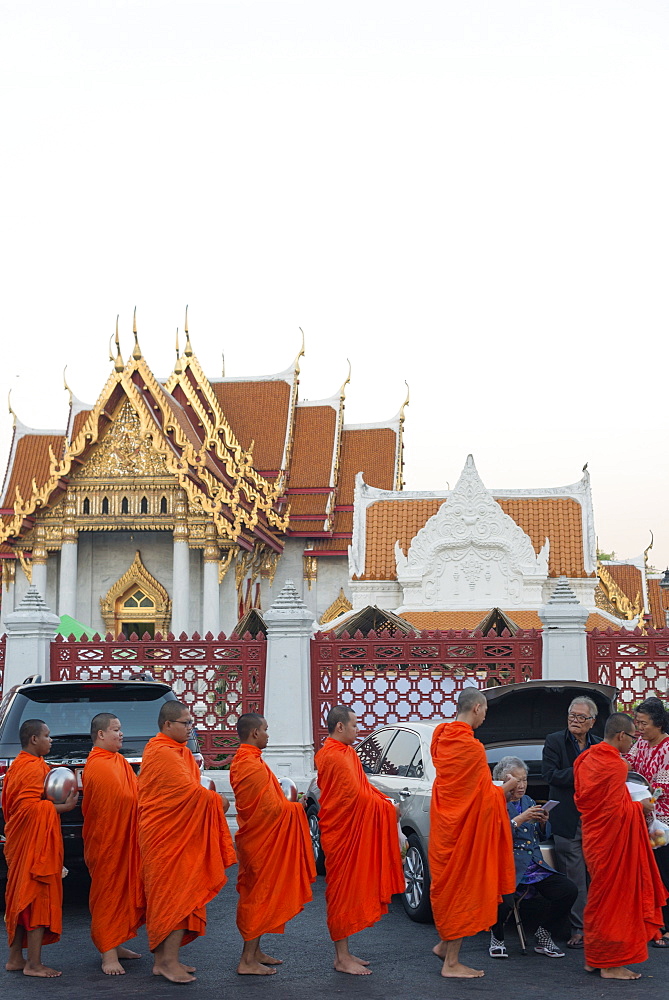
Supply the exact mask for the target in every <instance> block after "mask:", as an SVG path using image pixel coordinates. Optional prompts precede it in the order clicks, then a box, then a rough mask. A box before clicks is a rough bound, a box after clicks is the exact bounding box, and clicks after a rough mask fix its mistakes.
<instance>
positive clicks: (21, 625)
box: [3, 584, 60, 693]
mask: <svg viewBox="0 0 669 1000" xmlns="http://www.w3.org/2000/svg"><path fill="white" fill-rule="evenodd" d="M59 625H60V618H59V617H58V615H54V614H52V613H51V611H50V609H49V608H48V607H47V606H46V603H45V601H44V598H43V597H42V595H41V594H40V592H39V591H38V590H37V588H36V587H35V585H34V584H32V585H31V586H30V587H29V588H28V590H27V592H26V595H25V597H24V598H23V600H22V601H21V603H20V604H19V606H18V608H17V609H16V611H12V612H11V613H10V614H8V615H7V618H6V619H5V628H6V629H7V640H6V641H7V649H6V662H5V678H4V684H3V692H4V693H6V692H7V691H9V689H10V688H12V687H14V685H15V684H22V683H23V681H24V680H25V678H26V677H31V676H33V675H34V674H40V676H41V677H42V679H43V680H45V681H48V680H50V673H51V665H50V648H51V642H52V640H53V638H54V636H55V635H56V632H57V630H58V626H59Z"/></svg>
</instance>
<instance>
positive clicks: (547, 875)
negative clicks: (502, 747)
mask: <svg viewBox="0 0 669 1000" xmlns="http://www.w3.org/2000/svg"><path fill="white" fill-rule="evenodd" d="M492 777H493V781H506V779H507V778H509V777H512V778H516V780H517V782H518V783H517V785H516V787H515V789H514V790H513V791H512V792H511V793H510V798H509V801H508V802H507V806H506V808H507V811H508V813H509V821H510V823H511V830H512V833H513V858H514V862H515V865H516V892H517V893H523V894H524V898H525V899H528V898H532V897H535V896H540V897H542V900H543V901H544V903H545V909H544V912H543V914H542V917H541V924H540V925H539V926H538V927H537V929H536V931H535V938H536V942H537V943H536V945H535V948H534V950H535V951H536V952H537V953H538V954H539V955H546V956H547V957H548V958H564V952H563V951H561V950H560V948H558V946H557V945H556V944H555V941H554V940H553V933H555V932H556V930H557V928H558V927H559V925H560V922H561V920H562V919H563V917H565V916H566V914H567V913H569V911H570V910H571V907H572V905H573V902H574V900H575V899H576V895H577V892H578V890H577V888H576V885H575V884H574V882H572V880H571V879H569V878H567V876H566V875H561V874H560V873H559V872H556V871H555V869H554V868H551V867H550V865H547V864H546V862H545V861H544V859H543V855H542V853H541V848H540V846H539V843H540V841H541V840H542V839H543V838H544V837H545V836H546V821H547V820H548V813H547V812H546V810H545V809H543V808H542V807H541V806H538V805H537V804H536V802H535V801H534V799H532V798H530V796H529V795H526V794H525V793H526V791H527V764H526V763H525V762H524V761H523V760H521V759H520V757H502V759H501V760H500V762H499V763H498V764H496V765H495V768H494V770H493V772H492ZM512 908H513V901H512V899H510V898H509V897H506V896H505V897H504V899H503V900H502V902H501V904H500V907H499V910H498V913H497V923H496V924H495V925H494V926H493V928H492V930H491V933H490V947H489V949H488V953H489V954H490V957H491V958H508V957H509V955H508V952H507V950H506V945H505V944H504V924H505V922H506V919H507V917H508V916H509V913H510V912H511V910H512Z"/></svg>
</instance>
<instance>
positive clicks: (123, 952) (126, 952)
mask: <svg viewBox="0 0 669 1000" xmlns="http://www.w3.org/2000/svg"><path fill="white" fill-rule="evenodd" d="M116 951H117V952H118V957H119V958H123V959H126V958H141V957H142V956H141V955H140V954H139V952H136V951H130V948H117V949H116ZM190 971H192V970H190V969H189V972H190Z"/></svg>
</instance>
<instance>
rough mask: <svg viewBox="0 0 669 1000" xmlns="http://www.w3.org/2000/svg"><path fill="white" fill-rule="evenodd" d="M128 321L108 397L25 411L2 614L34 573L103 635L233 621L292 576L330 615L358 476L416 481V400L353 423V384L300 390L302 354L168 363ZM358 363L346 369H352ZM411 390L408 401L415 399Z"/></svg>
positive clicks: (11, 498) (51, 598)
mask: <svg viewBox="0 0 669 1000" xmlns="http://www.w3.org/2000/svg"><path fill="white" fill-rule="evenodd" d="M133 333H134V349H133V351H132V353H131V355H130V357H129V358H128V359H127V361H124V360H123V358H122V356H121V352H120V348H119V342H118V333H117V337H116V357H115V359H113V370H112V372H111V374H110V376H109V378H108V380H107V382H106V384H105V386H104V388H103V390H102V392H101V394H100V396H99V398H98V400H97V402H96V403H95V404H94V405H89V404H86V403H83V402H81V401H80V400H78V399H76V398H75V397H74V396H73V395H72V393H71V392H70V406H69V412H68V414H67V420H66V426H65V427H64V429H63V430H55V431H54V430H48V431H44V430H35V429H32V428H29V427H27V426H25V425H24V424H23V423H21V422H20V421H19V420H18V418H16V416H15V417H14V433H13V437H12V443H11V448H10V454H9V457H8V462H7V471H6V474H5V479H4V485H3V487H2V494H1V496H2V499H1V501H0V503H1V511H0V513H1V517H2V522H1V526H0V561H1V563H2V581H3V587H2V617H3V620H4V617H5V615H6V614H8V613H9V612H11V611H12V610H13V609H14V608H15V607H17V606H18V603H19V602H20V600H21V598H22V596H23V594H24V593H25V591H26V589H27V587H28V585H29V582H30V581H31V582H32V583H34V584H35V585H36V586H37V588H38V589H39V590H40V592H41V593H42V594H43V596H44V598H45V600H46V602H47V604H48V605H49V607H51V608H52V609H53V610H54V611H57V613H58V614H59V615H61V616H65V615H67V616H70V617H71V618H74V619H76V620H77V621H79V622H81V623H83V624H84V625H85V626H87V627H88V628H90V629H91V630H92V631H96V632H99V633H100V634H104V633H111V634H112V635H118V634H119V633H121V632H123V633H125V634H127V635H130V634H132V633H133V632H135V633H137V634H144V633H145V632H148V634H150V635H153V634H155V633H157V632H160V633H162V634H165V633H166V632H170V631H171V632H173V633H174V634H176V635H180V634H181V633H182V632H185V633H186V634H188V635H192V634H194V633H195V632H198V633H200V634H203V635H204V634H206V633H207V632H211V633H212V634H214V635H217V634H218V633H219V632H220V631H221V630H223V631H225V632H226V633H229V632H230V631H231V630H232V629H233V628H234V626H235V624H236V622H237V621H238V619H239V618H240V617H241V616H242V615H243V614H244V613H246V612H247V611H248V610H249V609H250V608H252V607H257V608H262V607H263V606H264V607H268V606H269V604H270V603H271V601H272V600H273V595H274V594H278V592H279V591H280V589H281V587H282V586H283V584H284V582H285V581H286V579H292V580H294V581H295V583H296V584H297V585H298V587H299V586H300V585H301V587H302V591H303V594H304V596H305V599H306V600H307V603H308V604H309V606H310V607H311V608H312V609H313V610H314V613H315V616H316V618H322V617H325V618H327V617H328V615H329V616H334V615H335V614H337V613H338V611H339V610H340V609H341V607H345V606H346V605H347V604H349V603H350V602H349V600H348V596H347V595H348V590H349V588H348V570H347V550H348V546H349V543H350V540H351V535H352V529H353V493H354V485H355V476H356V474H357V473H359V472H363V474H364V475H365V477H366V479H367V480H368V481H370V482H373V483H375V484H376V485H378V486H379V487H380V488H385V489H401V487H402V428H403V421H404V406H403V407H402V410H401V411H400V413H399V414H398V415H397V416H396V417H395V418H394V419H392V420H390V421H387V422H385V423H377V424H365V425H347V424H345V422H344V406H345V388H346V385H347V383H348V379H347V380H346V382H345V383H344V385H343V386H342V387H341V389H339V390H338V391H337V392H336V393H335V394H334V395H333V396H332V397H330V398H328V399H325V400H318V401H307V400H301V399H300V398H299V374H300V360H301V358H302V357H303V354H304V350H303V349H302V350H301V351H300V353H299V354H298V357H297V358H296V359H295V361H294V363H293V364H292V365H291V366H290V367H289V368H288V369H287V370H286V371H284V372H281V373H279V374H278V375H272V376H250V377H246V378H229V377H225V376H221V377H218V378H210V377H208V376H207V375H206V374H205V372H204V371H203V370H202V368H201V366H200V364H199V362H198V359H197V357H196V355H195V354H194V352H193V349H192V347H191V342H190V338H189V335H188V330H187V324H186V331H185V333H186V345H185V349H184V351H183V352H180V351H179V348H178V346H177V358H176V363H175V366H174V370H173V371H172V373H171V374H170V376H169V378H167V379H159V378H157V377H156V376H154V374H153V372H152V370H151V368H150V367H149V365H148V362H147V360H146V359H145V358H144V356H143V354H142V350H141V347H140V344H139V339H138V336H137V330H136V325H135V326H134V329H133ZM349 374H350V373H349ZM407 401H408V400H407Z"/></svg>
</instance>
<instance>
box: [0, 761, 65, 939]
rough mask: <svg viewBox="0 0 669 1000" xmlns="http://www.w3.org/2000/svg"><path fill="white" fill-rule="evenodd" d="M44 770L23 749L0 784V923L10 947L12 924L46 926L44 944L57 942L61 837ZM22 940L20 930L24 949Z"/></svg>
mask: <svg viewBox="0 0 669 1000" xmlns="http://www.w3.org/2000/svg"><path fill="white" fill-rule="evenodd" d="M49 771H50V768H49V765H48V764H46V763H45V761H44V760H43V758H42V757H34V756H33V755H32V754H29V753H26V752H25V751H23V750H22V751H21V753H20V754H19V755H18V757H17V758H16V759H15V760H14V761H12V763H11V765H10V767H9V770H8V771H7V774H6V776H5V781H4V785H3V788H2V811H3V814H4V817H5V837H6V843H5V858H6V859H7V867H8V874H7V892H6V896H5V924H6V925H7V937H8V939H9V943H10V945H11V944H12V942H13V940H14V937H15V935H16V930H17V926H19V927H23V928H24V929H26V930H34V929H35V928H37V927H45V928H46V930H45V932H44V939H43V943H44V944H53V943H54V942H55V941H58V940H59V938H60V932H61V930H62V927H63V877H62V872H63V835H62V833H61V829H60V817H59V815H58V813H57V812H56V810H55V809H54V807H53V802H50V801H48V800H47V799H44V798H42V795H43V794H44V779H45V778H46V776H47V774H48V773H49ZM26 940H27V939H26V936H25V933H24V935H23V947H24V948H25V946H26Z"/></svg>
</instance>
